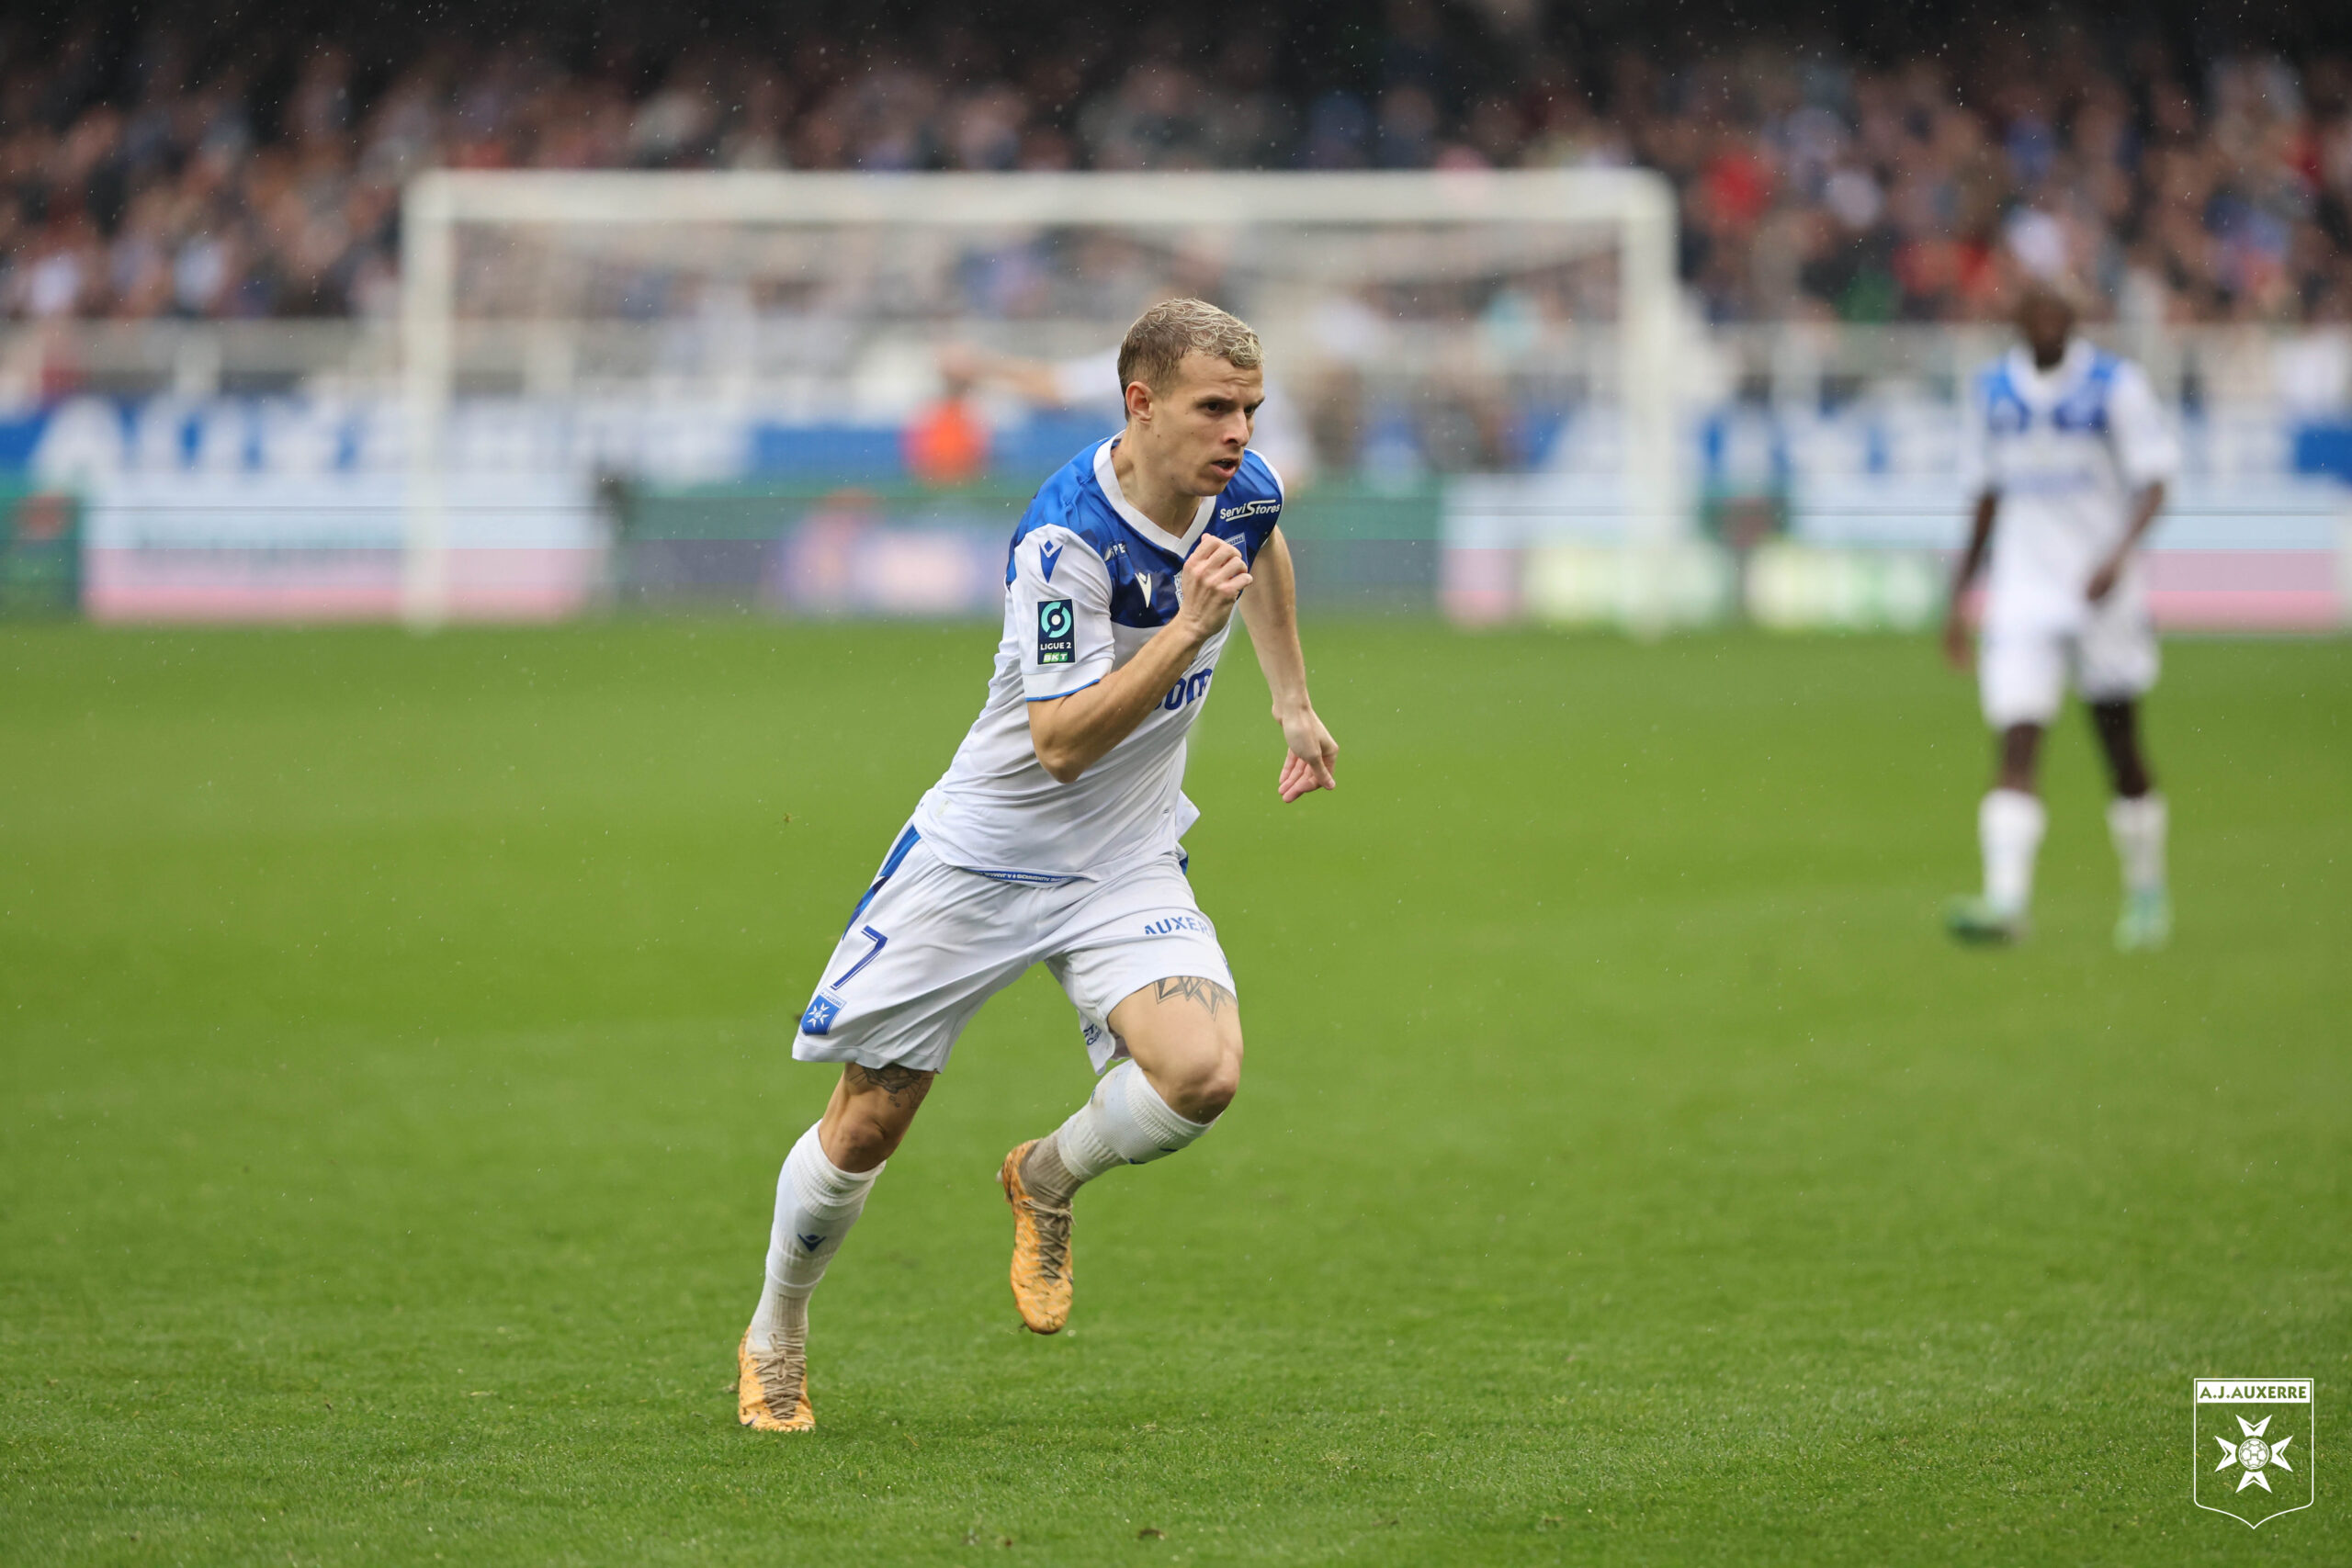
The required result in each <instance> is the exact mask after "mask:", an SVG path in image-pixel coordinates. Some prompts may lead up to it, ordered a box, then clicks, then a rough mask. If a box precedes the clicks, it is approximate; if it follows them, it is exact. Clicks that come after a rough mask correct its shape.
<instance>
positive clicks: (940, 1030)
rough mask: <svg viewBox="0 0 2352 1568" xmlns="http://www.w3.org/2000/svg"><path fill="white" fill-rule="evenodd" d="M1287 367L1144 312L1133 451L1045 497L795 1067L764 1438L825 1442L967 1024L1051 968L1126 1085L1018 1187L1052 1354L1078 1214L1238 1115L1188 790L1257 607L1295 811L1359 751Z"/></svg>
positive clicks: (1099, 1056)
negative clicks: (1327, 611)
mask: <svg viewBox="0 0 2352 1568" xmlns="http://www.w3.org/2000/svg"><path fill="white" fill-rule="evenodd" d="M1118 374H1119V380H1120V383H1121V385H1122V387H1123V389H1124V391H1125V399H1126V427H1125V430H1124V431H1122V432H1121V433H1120V434H1118V435H1117V436H1115V437H1113V438H1112V439H1110V440H1107V441H1103V442H1102V443H1101V444H1099V445H1097V446H1092V447H1090V448H1088V449H1087V450H1086V451H1084V452H1081V453H1080V454H1079V455H1078V457H1075V458H1073V459H1071V461H1070V462H1069V465H1068V466H1067V467H1065V468H1063V469H1062V470H1061V471H1060V472H1059V473H1057V474H1056V475H1054V477H1053V478H1052V479H1048V480H1046V484H1045V486H1044V487H1043V488H1042V489H1040V490H1039V491H1037V494H1036V496H1035V499H1034V500H1032V501H1031V502H1030V503H1029V509H1028V511H1027V513H1024V514H1023V517H1022V519H1021V524H1020V526H1019V527H1018V528H1017V529H1015V530H1014V532H1013V536H1012V552H1011V559H1010V562H1009V564H1008V566H1007V569H1006V571H1005V583H1006V587H1005V595H1004V637H1003V640H1002V641H1001V642H1000V643H999V644H998V645H997V653H996V670H995V673H994V675H993V677H992V678H991V679H990V680H989V694H988V700H987V702H986V703H985V704H984V705H982V707H981V709H980V716H979V718H978V720H977V721H976V722H975V723H974V724H973V726H972V728H971V732H970V733H969V734H968V735H967V736H966V737H965V739H964V744H963V746H962V747H961V748H960V749H959V750H957V751H956V757H955V760H954V761H952V762H951V763H949V765H948V769H947V773H946V774H945V775H944V777H942V778H941V779H940V781H939V783H938V784H935V785H933V787H932V789H931V790H930V792H929V793H927V794H926V795H924V796H923V797H922V803H921V804H920V805H919V806H918V807H916V808H915V813H914V818H913V819H912V820H911V821H910V822H909V823H908V825H907V827H906V829H905V831H903V832H902V833H900V834H899V838H898V840H897V841H896V842H895V843H893V844H892V845H891V847H890V852H889V854H888V857H887V858H885V859H884V861H883V862H882V866H881V869H880V871H879V872H877V873H876V875H875V878H874V884H873V886H871V887H869V888H867V889H866V891H865V897H862V898H860V899H859V900H858V901H857V907H856V908H855V909H854V910H853V911H851V914H850V919H849V925H848V929H847V930H846V931H844V932H843V933H842V940H841V943H840V945H839V946H838V947H837V948H836V949H835V950H834V953H833V955H832V958H831V961H830V962H829V963H828V964H826V966H825V969H824V971H823V973H822V975H821V976H820V977H819V984H818V987H817V994H816V996H815V997H814V998H812V999H811V1000H810V1001H809V1009H808V1011H807V1012H806V1013H804V1014H803V1015H802V1017H801V1020H800V1029H799V1033H798V1035H797V1038H796V1039H795V1040H794V1041H793V1046H792V1054H793V1055H794V1056H795V1057H797V1058H798V1059H799V1060H801V1061H808V1062H840V1063H842V1077H841V1082H840V1083H839V1084H838V1085H837V1086H836V1087H835V1088H834V1089H833V1096H832V1100H831V1103H830V1104H828V1105H827V1106H826V1107H825V1114H824V1116H823V1118H822V1119H821V1120H820V1121H819V1122H817V1124H816V1125H815V1126H813V1127H811V1128H809V1131H808V1132H807V1133H806V1134H803V1135H802V1136H801V1138H800V1141H799V1142H798V1143H797V1144H796V1145H793V1148H792V1152H791V1154H790V1156H788V1157H786V1160H785V1162H784V1171H783V1174H782V1175H781V1176H780V1177H779V1178H778V1179H777V1181H776V1198H775V1226H774V1229H773V1231H772V1232H771V1234H770V1236H769V1241H768V1255H767V1283H766V1288H765V1289H764V1290H763V1292H762V1293H761V1296H760V1304H759V1308H758V1311H757V1312H756V1313H755V1314H753V1316H752V1325H751V1327H750V1328H749V1329H748V1330H746V1331H745V1333H744V1335H743V1338H742V1342H741V1346H740V1348H739V1349H738V1352H737V1405H738V1415H739V1416H740V1418H741V1421H742V1424H743V1425H745V1426H747V1427H756V1428H758V1429H759V1430H762V1431H772V1432H805V1431H808V1430H809V1429H810V1428H812V1427H814V1426H815V1425H816V1416H815V1413H814V1411H813V1410H812V1409H811V1407H810V1404H809V1381H808V1354H807V1351H808V1333H809V1292H812V1291H813V1290H814V1289H815V1288H816V1285H817V1282H818V1280H820V1279H821V1278H822V1277H823V1275H824V1272H825V1266H826V1265H827V1264H828V1263H829V1262H831V1259H832V1257H833V1255H834V1253H835V1252H837V1251H838V1250H839V1249H840V1247H841V1245H842V1238H843V1237H844V1236H845V1235H848V1234H849V1229H850V1226H851V1225H852V1224H854V1223H855V1222H856V1220H857V1216H858V1213H859V1212H860V1211H861V1210H863V1209H864V1208H865V1199H866V1194H867V1193H868V1192H869V1191H870V1190H872V1188H873V1186H874V1181H875V1179H876V1177H878V1176H879V1175H880V1174H881V1173H882V1166H883V1162H884V1161H885V1160H887V1159H888V1157H889V1156H890V1155H891V1153H892V1152H893V1151H894V1150H896V1149H897V1148H898V1146H899V1140H900V1139H902V1138H904V1137H905V1136H906V1134H907V1128H908V1126H909V1124H910V1123H911V1122H913V1121H914V1116H915V1111H917V1109H918V1108H920V1107H921V1106H922V1101H923V1096H924V1095H925V1094H927V1093H928V1092H929V1091H930V1089H931V1085H932V1080H933V1078H934V1077H937V1076H938V1074H939V1073H940V1071H941V1070H942V1069H943V1068H944V1067H945V1066H946V1065H947V1056H948V1053H949V1052H950V1051H951V1050H952V1049H954V1047H955V1044H956V1036H957V1035H958V1034H959V1033H961V1032H963V1028H964V1025H965V1024H966V1023H967V1022H968V1021H970V1020H971V1017H972V1015H973V1014H974V1013H975V1012H977V1011H978V1010H979V1007H980V1004H981V1003H983V1002H985V1001H986V1000H987V999H988V998H989V997H991V996H993V995H995V994H996V993H997V992H998V991H1000V990H1002V989H1003V988H1004V987H1006V986H1008V985H1011V984H1012V982H1013V981H1014V980H1015V979H1017V978H1019V977H1020V976H1021V975H1022V974H1023V971H1025V970H1027V969H1028V967H1029V966H1030V965H1031V964H1037V963H1043V964H1046V967H1047V968H1048V969H1050V970H1051V971H1052V972H1053V975H1054V977H1055V978H1056V979H1057V980H1058V981H1060V982H1061V986H1062V989H1063V990H1064V991H1066V992H1067V993H1068V994H1069V999H1070V1002H1071V1004H1072V1005H1073V1006H1075V1007H1076V1008H1077V1010H1078V1015H1079V1020H1080V1026H1081V1029H1082V1032H1083V1034H1084V1037H1085V1043H1086V1048H1087V1052H1088V1054H1089V1055H1090V1056H1091V1058H1092V1061H1093V1066H1094V1068H1095V1070H1096V1072H1098V1073H1100V1074H1101V1075H1102V1076H1101V1077H1100V1079H1099V1081H1098V1082H1097V1083H1096V1084H1095V1086H1094V1092H1093V1094H1092V1095H1091V1097H1090V1098H1089V1099H1088V1100H1087V1101H1086V1103H1085V1104H1083V1105H1081V1106H1080V1107H1079V1109H1078V1111H1076V1112H1075V1113H1074V1114H1072V1115H1071V1116H1070V1118H1069V1120H1068V1121H1067V1122H1063V1123H1062V1124H1061V1126H1060V1127H1058V1128H1057V1129H1056V1130H1054V1131H1053V1132H1052V1133H1050V1134H1047V1135H1046V1136H1045V1137H1043V1138H1036V1139H1032V1140H1031V1141H1029V1142H1027V1143H1024V1144H1022V1145H1019V1146H1017V1147H1015V1148H1014V1149H1013V1150H1012V1152H1011V1153H1010V1154H1008V1155H1006V1156H1005V1157H1004V1163H1003V1166H1002V1168H1001V1170H1000V1171H999V1173H998V1179H999V1181H1000V1182H1001V1184H1002V1186H1003V1188H1004V1194H1005V1199H1006V1201H1008V1202H1009V1203H1011V1204H1012V1216H1013V1252H1012V1294H1013V1299H1014V1302H1015V1303H1016V1304H1017V1305H1018V1307H1019V1308H1020V1312H1021V1318H1022V1321H1023V1323H1025V1324H1026V1325H1028V1326H1029V1327H1030V1328H1032V1329H1034V1330H1035V1331H1036V1332H1037V1333H1039V1334H1052V1333H1054V1332H1056V1331H1057V1330H1058V1329H1059V1328H1060V1327H1061V1326H1062V1325H1063V1324H1064V1323H1065V1322H1067V1321H1068V1319H1069V1310H1070V1201H1071V1199H1072V1197H1073V1196H1074V1195H1075V1194H1076V1193H1077V1191H1078V1190H1079V1188H1080V1186H1082V1185H1083V1184H1084V1183H1086V1182H1087V1181H1089V1180H1091V1179H1093V1178H1095V1177H1096V1176H1099V1175H1101V1174H1102V1173H1103V1171H1106V1170H1108V1169H1110V1168H1112V1167H1113V1166H1117V1165H1142V1164H1144V1163H1146V1162H1147V1161H1149V1160H1155V1159H1159V1158H1160V1157H1161V1156H1164V1155H1171V1154H1174V1153H1176V1152H1177V1151H1178V1150H1180V1149H1182V1148H1183V1147H1185V1146H1186V1145H1189V1144H1191V1143H1193V1141H1194V1140H1196V1139H1198V1138H1199V1137H1200V1136H1201V1135H1202V1134H1204V1133H1206V1132H1207V1131H1208V1130H1209V1128H1210V1126H1211V1125H1212V1124H1213V1123H1214V1122H1216V1119H1217V1116H1218V1114H1219V1113H1220V1112H1222V1111H1224V1110H1225V1108H1226V1106H1227V1104H1228V1103H1229V1102H1230V1101H1231V1100H1232V1099H1233V1095H1234V1091H1235V1089H1236V1088H1237V1087H1238V1084H1239V1082H1240V1077H1241V1018H1240V1011H1239V1003H1238V1001H1237V1000H1236V999H1235V996H1234V983H1233V975H1232V972H1231V970H1230V969H1228V968H1227V964H1226V960H1225V954H1224V953H1223V951H1222V950H1221V949H1220V948H1219V947H1218V946H1217V940H1216V928H1215V927H1214V926H1212V925H1211V924H1210V923H1209V920H1208V918H1207V917H1206V916H1204V914H1202V913H1201V909H1200V906H1199V905H1198V904H1197V903H1195V902H1194V901H1193V892H1192V887H1191V886H1190V885H1189V884H1188V883H1187V882H1186V880H1185V876H1184V869H1185V860H1184V854H1183V852H1182V849H1181V848H1180V847H1179V840H1182V837H1183V835H1184V832H1185V829H1188V828H1190V827H1191V826H1192V824H1193V821H1194V820H1195V819H1197V818H1198V816H1199V813H1198V812H1197V811H1196V810H1195V809H1194V808H1193V804H1192V803H1191V802H1190V801H1188V800H1186V799H1185V798H1184V795H1183V793H1182V788H1181V787H1180V786H1181V785H1182V783H1183V774H1184V747H1185V738H1186V737H1187V735H1189V734H1190V732H1191V730H1192V728H1193V722H1194V721H1195V720H1196V719H1198V718H1199V716H1200V713H1201V705H1202V703H1203V700H1204V698H1205V697H1206V696H1207V694H1208V689H1209V684H1210V682H1211V681H1212V679H1213V678H1214V677H1215V675H1216V662H1217V656H1218V654H1219V653H1220V652H1221V651H1222V650H1223V649H1224V647H1225V639H1226V636H1227V631H1228V629H1229V627H1228V622H1229V621H1230V619H1231V617H1232V615H1233V613H1234V610H1235V607H1236V606H1237V605H1238V606H1240V608H1241V617H1242V621H1243V624H1244V625H1246V626H1248V627H1249V629H1250V641H1251V642H1252V644H1254V645H1255V647H1256V649H1257V654H1258V663H1259V667H1260V668H1261V670H1262V671H1264V672H1265V676H1266V681H1267V684H1268V685H1269V686H1270V687H1272V692H1273V699H1274V704H1273V711H1274V718H1275V720H1276V722H1278V723H1279V724H1280V725H1281V726H1282V731H1283V740H1284V741H1285V742H1286V743H1287V745H1288V747H1289V753H1288V755H1287V756H1286V758H1285V759H1284V760H1283V766H1282V773H1281V775H1280V778H1279V780H1278V783H1277V788H1278V790H1279V793H1280V794H1281V795H1282V798H1283V800H1284V801H1285V802H1290V801H1295V800H1297V799H1298V798H1300V797H1301V796H1303V795H1307V794H1308V793H1310V792H1312V791H1315V790H1317V789H1330V788H1334V787H1336V785H1335V782H1334V779H1333V777H1332V764H1333V762H1334V761H1335V760H1336V759H1337V757H1338V755H1339V750H1340V749H1339V747H1338V746H1337V745H1336V744H1335V743H1334V742H1333V741H1332V739H1331V734H1330V731H1329V730H1328V729H1326V728H1324V727H1323V723H1322V721H1321V720H1320V719H1318V718H1317V717H1316V716H1315V705H1314V704H1313V703H1312V702H1310V701H1309V700H1308V698H1307V694H1306V660H1305V658H1304V656H1303V655H1302V654H1301V653H1300V651H1299V643H1298V624H1297V618H1296V596H1295V591H1294V584H1293V580H1292V575H1291V559H1290V548H1289V546H1288V545H1287V544H1285V543H1284V542H1283V536H1282V535H1281V534H1280V533H1278V532H1277V531H1276V528H1275V524H1276V522H1277V520H1278V519H1279V518H1280V516H1281V514H1282V507H1283V484H1282V479H1281V477H1280V476H1278V475H1277V474H1276V473H1275V472H1274V471H1273V469H1272V468H1269V467H1268V466H1267V464H1266V461H1265V459H1264V458H1262V457H1259V456H1258V455H1257V454H1256V453H1254V452H1251V451H1250V450H1249V444H1250V426H1251V420H1252V418H1253V416H1254V415H1255V413H1256V411H1257V408H1258V404H1259V401H1260V400H1261V397H1262V396H1263V385H1264V383H1263V378H1262V371H1261V354H1260V350H1259V345H1258V338H1257V334H1256V333H1252V332H1251V331H1250V329H1249V328H1248V327H1247V326H1245V325H1243V324H1242V323H1241V322H1240V321H1237V320H1235V319H1234V318H1233V317H1232V316H1229V315H1227V314H1226V312H1224V311H1223V310H1218V309H1216V307H1215V306H1213V305H1208V304H1205V303H1204V302H1202V301H1201V300H1198V299H1171V300H1168V301H1165V302H1163V303H1160V304H1158V305H1154V306H1153V307H1152V308H1151V309H1150V310H1147V311H1145V312H1144V313H1143V315H1142V316H1140V317H1139V318H1137V319H1136V323H1135V324H1134V325H1133V326H1132V327H1130V328H1129V329H1128V330H1127V335H1126V339H1125V342H1124V343H1123V344H1121V345H1120V348H1119V364H1118ZM1245 589H1249V590H1252V592H1250V593H1249V595H1248V597H1247V598H1246V599H1244V597H1243V590H1245ZM1106 1068H1107V1069H1108V1070H1107V1071H1106V1070H1105V1069H1106Z"/></svg>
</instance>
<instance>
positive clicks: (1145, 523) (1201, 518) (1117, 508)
mask: <svg viewBox="0 0 2352 1568" xmlns="http://www.w3.org/2000/svg"><path fill="white" fill-rule="evenodd" d="M1118 444H1119V438H1118V437H1117V436H1115V435H1114V436H1113V437H1111V439H1109V440H1108V441H1105V442H1104V443H1103V445H1102V446H1097V447H1096V448H1095V449H1094V482H1095V483H1096V484H1098V485H1101V486H1102V487H1103V500H1105V501H1107V502H1110V503H1111V510H1112V511H1114V512H1115V513H1118V514H1119V521H1121V522H1122V523H1125V525H1127V526H1128V527H1130V528H1133V529H1134V530H1135V531H1136V533H1138V534H1141V535H1142V536H1144V538H1145V539H1146V540H1148V541H1149V542H1150V543H1152V544H1155V545H1158V546H1159V547H1160V548H1161V549H1163V550H1166V551H1167V552H1168V553H1169V554H1170V555H1171V556H1174V557H1176V558H1178V559H1180V560H1181V559H1182V558H1184V556H1185V555H1187V554H1188V553H1190V551H1191V550H1192V548H1193V541H1194V540H1196V539H1198V538H1199V537H1200V536H1201V530H1202V529H1204V528H1205V527H1207V526H1208V525H1209V518H1210V517H1212V516H1213V515H1215V514H1216V501H1217V498H1216V496H1213V495H1204V496H1203V497H1201V504H1200V507H1199V509H1198V510H1197V511H1195V512H1194V513H1193V525H1192V526H1191V527H1190V528H1188V529H1186V530H1185V531H1184V536H1183V537H1182V538H1181V539H1180V538H1178V537H1177V536H1175V535H1173V534H1171V533H1170V532H1169V531H1168V530H1167V529H1165V528H1163V527H1161V526H1160V525H1159V524H1157V523H1154V522H1153V521H1152V520H1151V519H1150V518H1148V517H1147V516H1145V515H1144V514H1143V513H1141V512H1140V511H1138V510H1137V509H1136V507H1135V506H1134V505H1133V504H1132V503H1131V502H1129V501H1128V500H1127V492H1126V491H1123V490H1121V489H1120V488H1119V470H1118V469H1117V468H1115V467H1114V466H1113V464H1112V462H1111V448H1112V447H1114V446H1117V445H1118Z"/></svg>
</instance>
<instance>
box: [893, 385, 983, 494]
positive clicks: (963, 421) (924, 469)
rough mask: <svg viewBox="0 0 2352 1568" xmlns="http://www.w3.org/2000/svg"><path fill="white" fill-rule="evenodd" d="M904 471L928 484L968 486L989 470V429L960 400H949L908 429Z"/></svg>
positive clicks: (919, 416) (919, 415)
mask: <svg viewBox="0 0 2352 1568" xmlns="http://www.w3.org/2000/svg"><path fill="white" fill-rule="evenodd" d="M905 450H906V457H907V468H908V469H909V470H910V472H912V473H913V475H914V476H915V478H917V479H921V480H922V482H923V483H925V484H927V485H960V484H969V483H971V482H972V481H973V480H974V479H978V478H979V477H980V476H981V475H982V474H984V473H986V472H987V471H988V467H989V429H988V426H987V425H985V424H982V423H980V421H979V420H978V417H976V416H975V415H974V414H973V412H972V410H971V407H970V405H969V404H967V403H966V402H965V401H964V400H963V399H961V398H948V399H946V400H944V401H942V402H937V403H933V405H932V406H931V407H929V408H927V409H925V410H923V412H922V413H920V414H917V415H916V416H915V420H914V423H911V424H910V425H908V426H907V434H906V446H905Z"/></svg>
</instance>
